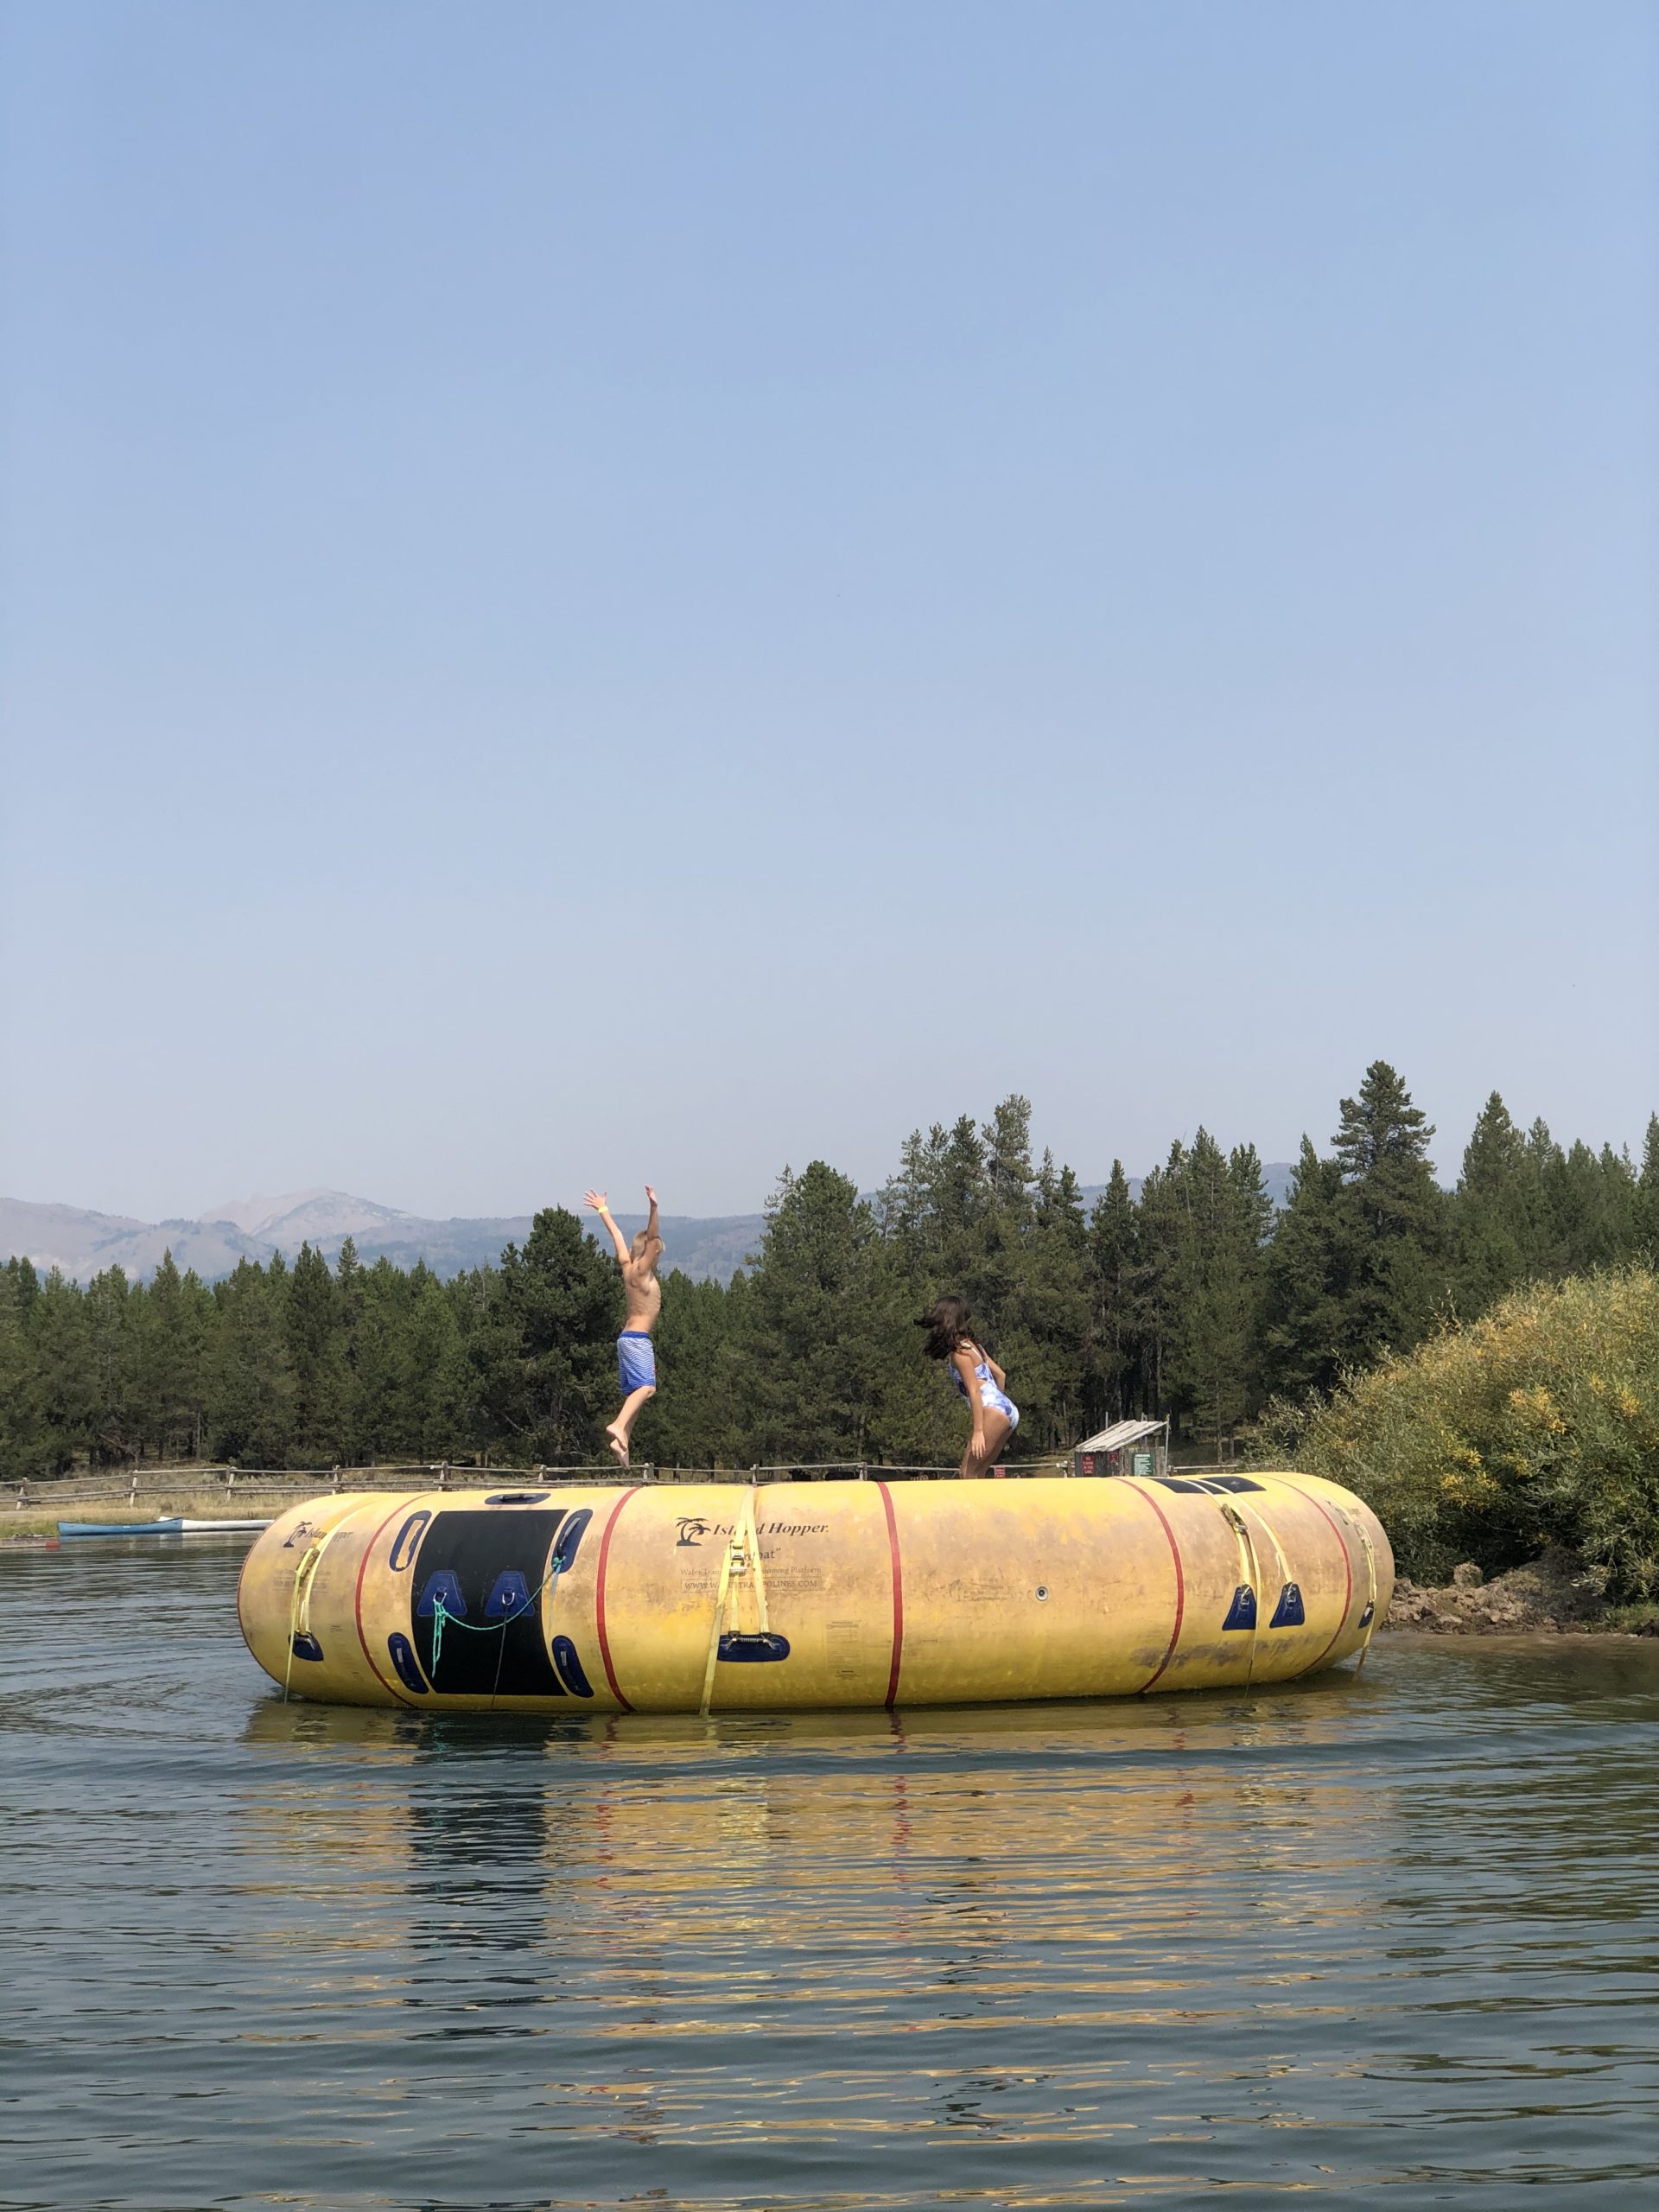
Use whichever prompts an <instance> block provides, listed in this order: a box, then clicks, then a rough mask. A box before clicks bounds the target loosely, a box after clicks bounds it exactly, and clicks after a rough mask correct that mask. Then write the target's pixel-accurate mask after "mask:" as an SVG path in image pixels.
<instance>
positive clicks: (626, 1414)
mask: <svg viewBox="0 0 1659 2212" xmlns="http://www.w3.org/2000/svg"><path fill="white" fill-rule="evenodd" d="M656 1395H657V1391H656V1387H655V1385H654V1384H652V1383H642V1384H641V1385H640V1387H639V1389H637V1390H630V1391H629V1393H628V1395H627V1396H626V1398H624V1399H623V1401H622V1410H621V1412H620V1414H618V1415H617V1417H616V1419H615V1420H614V1421H611V1422H609V1423H608V1424H607V1427H606V1430H605V1436H606V1440H607V1443H608V1444H609V1445H610V1447H611V1451H612V1452H613V1455H614V1457H615V1458H616V1459H618V1460H619V1461H620V1464H621V1465H623V1466H625V1467H626V1465H627V1464H628V1439H629V1437H630V1436H631V1435H632V1433H633V1424H634V1423H635V1421H638V1420H639V1408H641V1406H643V1405H644V1404H645V1400H646V1399H647V1398H654V1397H655V1396H656Z"/></svg>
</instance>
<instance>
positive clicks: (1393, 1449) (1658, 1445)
mask: <svg viewBox="0 0 1659 2212" xmlns="http://www.w3.org/2000/svg"><path fill="white" fill-rule="evenodd" d="M1287 1452H1288V1454H1289V1455H1290V1457H1291V1458H1292V1459H1294V1462H1295V1464H1296V1465H1298V1466H1302V1467H1306V1468H1309V1469H1311V1470H1313V1471H1315V1472H1317V1473H1319V1474H1323V1475H1329V1476H1330V1477H1332V1479H1333V1480H1335V1481H1337V1482H1340V1483H1345V1484H1347V1485H1348V1487H1349V1488H1350V1489H1351V1490H1356V1491H1358V1492H1359V1494H1360V1496H1361V1497H1364V1498H1366V1499H1368V1500H1369V1501H1370V1503H1371V1504H1372V1505H1373V1506H1374V1507H1375V1508H1376V1511H1377V1513H1378V1514H1379V1515H1380V1516H1382V1519H1383V1523H1384V1525H1385V1526H1386V1527H1387V1529H1388V1530H1389V1535H1390V1536H1391V1538H1392V1539H1393V1541H1394V1546H1395V1552H1396V1554H1397V1555H1398V1557H1399V1560H1400V1564H1401V1567H1402V1570H1403V1571H1404V1572H1405V1573H1408V1574H1410V1575H1413V1576H1414V1577H1415V1578H1416V1579H1418V1580H1443V1579H1444V1577H1445V1576H1446V1574H1447V1573H1449V1572H1450V1570H1451V1568H1452V1567H1453V1566H1454V1565H1455V1564H1456V1563H1457V1562H1458V1561H1459V1560H1465V1559H1472V1560H1477V1561H1478V1563H1479V1565H1480V1566H1481V1567H1483V1568H1484V1569H1485V1570H1486V1572H1487V1573H1499V1572H1501V1571H1502V1570H1503V1568H1505V1567H1515V1566H1518V1565H1520V1564H1521V1563H1522V1561H1524V1560H1529V1559H1533V1558H1535V1557H1536V1556H1537V1554H1539V1553H1540V1552H1541V1550H1543V1548H1545V1546H1546V1545H1548V1544H1560V1545H1563V1546H1565V1547H1566V1548H1568V1549H1569V1550H1572V1551H1575V1552H1577V1553H1579V1554H1580V1555H1581V1556H1582V1557H1583V1558H1584V1559H1585V1560H1586V1561H1587V1562H1588V1563H1589V1564H1590V1565H1591V1566H1592V1567H1598V1568H1599V1569H1600V1570H1601V1571H1602V1572H1603V1573H1605V1577H1606V1588H1607V1593H1608V1595H1609V1597H1610V1598H1611V1599H1614V1600H1615V1602H1628V1601H1631V1600H1635V1599H1643V1598H1650V1597H1653V1596H1656V1595H1659V1276H1656V1275H1654V1274H1651V1273H1650V1272H1649V1271H1648V1270H1647V1269H1645V1268H1628V1269H1624V1270H1620V1271H1618V1272H1617V1273H1610V1274H1599V1275H1584V1276H1578V1277H1575V1278H1573V1280H1571V1281H1567V1282H1565V1283H1562V1284H1560V1285H1545V1284H1539V1285H1537V1286H1535V1287H1534V1288H1532V1289H1530V1290H1525V1291H1521V1292H1517V1293H1516V1294H1515V1295H1514V1296H1512V1297H1510V1298H1507V1299H1505V1300H1503V1301H1502V1303H1501V1304H1499V1305H1497V1306H1494V1307H1493V1309H1492V1311H1491V1313H1488V1314H1486V1315H1485V1316H1484V1319H1481V1320H1478V1321H1477V1322H1475V1323H1473V1324H1472V1325H1471V1326H1470V1327H1467V1328H1455V1327H1453V1328H1448V1329H1447V1330H1446V1331H1445V1332H1443V1333H1442V1334H1440V1336H1437V1337H1435V1338H1432V1339H1431V1340H1430V1341H1429V1342H1428V1343H1427V1344H1423V1345H1422V1346H1421V1347H1420V1349H1419V1350H1418V1351H1415V1352H1414V1353H1413V1354H1412V1355H1411V1357H1409V1358H1408V1359H1387V1360H1384V1361H1383V1363H1381V1364H1380V1365H1379V1366H1376V1367H1375V1368H1372V1369H1370V1370H1368V1371H1366V1372H1365V1373H1363V1374H1357V1375H1353V1376H1349V1377H1348V1379H1347V1381H1346V1382H1345V1383H1344V1386H1343V1387H1342V1388H1341V1389H1339V1390H1338V1391H1337V1392H1336V1393H1335V1394H1334V1395H1332V1397H1331V1398H1329V1399H1328V1400H1325V1401H1322V1402H1314V1403H1313V1404H1310V1405H1304V1406H1300V1407H1292V1406H1287V1405H1284V1404H1282V1403H1281V1404H1277V1405H1274V1406H1273V1407H1270V1408H1268V1414H1266V1416H1264V1419H1263V1421H1262V1424H1261V1426H1260V1428H1259V1430H1258V1433H1257V1440H1256V1454H1255V1456H1256V1458H1257V1459H1258V1460H1259V1461H1260V1462H1261V1463H1262V1464H1266V1463H1267V1462H1268V1461H1269V1460H1271V1459H1278V1460H1279V1461H1280V1463H1281V1464H1282V1463H1283V1459H1284V1457H1285V1455H1286V1454H1287Z"/></svg>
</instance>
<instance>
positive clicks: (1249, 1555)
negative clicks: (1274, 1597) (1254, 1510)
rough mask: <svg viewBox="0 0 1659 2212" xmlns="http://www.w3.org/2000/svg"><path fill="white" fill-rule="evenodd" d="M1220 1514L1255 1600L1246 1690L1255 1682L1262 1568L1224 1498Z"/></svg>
mask: <svg viewBox="0 0 1659 2212" xmlns="http://www.w3.org/2000/svg"><path fill="white" fill-rule="evenodd" d="M1221 1513H1222V1518H1223V1519H1224V1521H1225V1522H1228V1523H1229V1525H1230V1527H1231V1529H1232V1531H1233V1534H1234V1535H1235V1536H1236V1538H1237V1539H1238V1556H1239V1560H1240V1563H1241V1564H1242V1565H1243V1567H1244V1569H1245V1574H1244V1580H1246V1581H1247V1582H1248V1583H1249V1586H1250V1594H1251V1596H1252V1597H1253V1598H1254V1599H1255V1604H1254V1605H1252V1606H1251V1608H1250V1659H1249V1666H1248V1667H1246V1669H1245V1670H1244V1684H1245V1688H1247V1689H1248V1688H1249V1685H1250V1684H1251V1683H1252V1682H1253V1681H1255V1646H1256V1641H1257V1639H1258V1637H1260V1636H1261V1633H1262V1568H1261V1564H1260V1562H1259V1561H1258V1560H1257V1559H1256V1556H1255V1537H1254V1536H1252V1535H1251V1534H1250V1531H1249V1524H1248V1522H1246V1521H1245V1518H1244V1516H1243V1514H1242V1513H1241V1512H1240V1511H1239V1510H1238V1508H1237V1507H1236V1505H1234V1504H1233V1503H1231V1502H1230V1500H1228V1499H1223V1500H1222V1501H1221Z"/></svg>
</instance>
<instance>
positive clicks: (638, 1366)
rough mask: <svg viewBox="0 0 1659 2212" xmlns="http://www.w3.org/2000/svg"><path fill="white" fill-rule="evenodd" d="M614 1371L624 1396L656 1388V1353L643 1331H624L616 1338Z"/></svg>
mask: <svg viewBox="0 0 1659 2212" xmlns="http://www.w3.org/2000/svg"><path fill="white" fill-rule="evenodd" d="M616 1371H617V1374H618V1376H619V1377H620V1381H621V1384H622V1389H623V1391H624V1393H625V1394H626V1392H628V1391H630V1390H654V1389H656V1388H657V1353H656V1350H655V1347H654V1346H653V1345H652V1341H651V1338H649V1337H648V1336H647V1335H646V1334H645V1331H644V1330H643V1329H624V1330H623V1332H622V1333H621V1335H620V1337H619V1338H617V1340H616Z"/></svg>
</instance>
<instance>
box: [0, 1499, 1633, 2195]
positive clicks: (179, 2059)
mask: <svg viewBox="0 0 1659 2212" xmlns="http://www.w3.org/2000/svg"><path fill="white" fill-rule="evenodd" d="M240 1556H241V1554H240V1550H239V1548H232V1546H231V1545H230V1544H228V1543H226V1541H223V1540H206V1541H193V1540H183V1541H175V1542H171V1543H162V1542H155V1541H151V1542H149V1544H128V1545H120V1544H113V1543H111V1544H104V1543H99V1544H92V1545H84V1546H81V1547H79V1548H74V1547H67V1548H65V1549H64V1550H63V1551H62V1552H60V1553H47V1552H41V1551H35V1552H22V1551H20V1552H12V1553H10V1554H3V1555H0V1690H3V1695H0V1820H3V1831H0V1835H3V1842H0V1883H3V1891H4V1896H3V1904H0V1914H3V1917H0V1944H3V1954H0V1955H3V1959H4V1962H5V1967H6V1972H5V1974H4V1975H3V1977H0V2005H3V2009H0V2206H3V2207H5V2208H6V2212H17V2208H22V2207H26V2206H27V2207H37V2206H40V2207H45V2206H50V2207H53V2208H54V2212H55V2208H58V2207H69V2206H73V2207H77V2208H79V2207H104V2206H119V2207H124V2208H129V2207H130V2208H137V2207H144V2208H166V2212H189V2208H193V2207H198V2206H214V2207H220V2206H236V2207H255V2206H260V2207H263V2206H280V2207H283V2208H312V2207H315V2208H327V2212H357V2208H365V2212H366V2208H369V2207H383V2206H398V2207H403V2206H408V2207H422V2208H439V2207H444V2208H448V2207H463V2206H464V2207H480V2208H482V2207H486V2206H487V2207H510V2206H511V2207H520V2206H523V2207H529V2206H614V2205H631V2206H634V2205H638V2206H656V2207H661V2206H664V2205H668V2206H680V2205H687V2206H695V2207H698V2208H709V2212H713V2209H714V2208H726V2207H744V2208H768V2212H770V2209H771V2208H777V2212H809V2209H810V2212H817V2209H818V2208H843V2207H847V2208H850V2207H880V2208H889V2207H892V2208H897V2207H910V2206H919V2205H940V2204H944V2205H963V2206H968V2207H995V2206H1002V2205H1007V2206H1017V2207H1026V2206H1033V2207H1035V2206H1050V2205H1058V2206H1071V2205H1116V2204H1151V2205H1161V2204H1167V2205H1171V2206H1175V2205H1181V2204H1185V2203H1188V2202H1192V2201H1194V2200H1196V2199H1200V2198H1205V2197H1207V2196H1209V2195H1211V2193H1214V2194H1216V2195H1217V2196H1220V2195H1224V2196H1225V2197H1226V2199H1227V2202H1228V2203H1229V2204H1230V2205H1232V2206H1254V2205H1258V2204H1263V2205H1264V2204H1269V2203H1271V2204H1274V2205H1277V2204H1278V2203H1279V2202H1280V2201H1281V2199H1282V2198H1285V2197H1288V2196H1291V2195H1292V2194H1293V2193H1294V2194H1298V2195H1300V2196H1304V2197H1306V2196H1314V2197H1318V2196H1328V2197H1330V2198H1332V2200H1333V2201H1334V2200H1335V2199H1336V2198H1337V2197H1338V2196H1339V2195H1341V2194H1344V2193H1346V2194H1347V2195H1348V2196H1349V2197H1350V2201H1351V2202H1353V2201H1357V2202H1362V2203H1367V2202H1386V2203H1387V2204H1388V2205H1389V2207H1391V2208H1392V2207H1402V2208H1403V2207H1407V2206H1414V2205H1439V2204H1446V2203H1460V2202H1465V2201H1466V2200H1467V2201H1478V2202H1481V2203H1484V2204H1490V2205H1492V2206H1493V2207H1494V2208H1497V2207H1498V2206H1508V2205H1510V2204H1512V2203H1514V2202H1516V2200H1517V2196H1518V2195H1519V2193H1520V2191H1521V2190H1522V2189H1525V2190H1527V2195H1526V2197H1525V2201H1526V2202H1529V2203H1531V2204H1536V2205H1539V2206H1541V2207H1542V2206H1545V2205H1548V2204H1551V2203H1554V2202H1557V2201H1566V2200H1567V2199H1568V2198H1569V2197H1570V2201H1571V2202H1572V2203H1573V2205H1575V2206H1578V2205H1582V2206H1586V2207H1589V2206H1593V2205H1602V2204H1605V2205H1609V2206H1613V2205H1618V2206H1620V2207H1627V2206H1629V2205H1630V2204H1632V2203H1634V2202H1638V2201H1647V2202H1652V2201H1654V2183H1655V2182H1656V2179H1659V2006H1656V1999H1659V1819H1656V1810H1659V1804H1656V1801H1659V1780H1656V1777H1659V1644H1651V1643H1627V1642H1600V1643H1594V1642H1588V1641H1578V1640H1550V1641H1544V1640H1540V1641H1535V1642H1530V1643H1510V1644H1504V1645H1497V1644H1491V1643H1463V1642H1455V1643H1434V1642H1432V1641H1417V1640H1409V1641H1408V1640H1405V1639H1402V1638H1400V1637H1383V1638H1381V1639H1379V1641H1378V1642H1377V1643H1376V1645H1375V1646H1374V1648H1373V1650H1372V1654H1371V1657H1370V1660H1369V1662H1367V1665H1366V1669H1365V1671H1364V1673H1363V1675H1361V1676H1359V1677H1358V1678H1357V1679H1356V1677H1355V1676H1354V1675H1353V1674H1352V1673H1351V1671H1349V1672H1344V1673H1339V1674H1336V1675H1326V1676H1325V1677H1323V1678H1322V1679H1319V1680H1318V1681H1313V1682H1311V1683H1307V1684H1304V1685H1299V1686H1293V1687H1292V1688H1289V1689H1283V1688H1281V1689H1275V1690H1272V1691H1270V1692H1268V1693H1265V1694H1251V1695H1248V1696H1241V1695H1237V1694H1217V1695H1205V1696H1202V1697H1189V1698H1177V1697H1168V1698H1160V1699H1157V1700H1153V1701H1149V1702H1147V1703H1145V1704H1123V1705H1109V1706H1105V1705H1103V1706H1094V1707H1083V1706H1045V1707H1018V1708H1012V1709H1010V1708H990V1709H987V1708H976V1709H974V1710H969V1711H962V1712H948V1713H937V1712H934V1713H929V1712H917V1713H903V1714H900V1715H899V1716H897V1717H893V1718H890V1717H888V1716H887V1715H885V1714H850V1715H829V1716H807V1717H803V1718H798V1719H796V1718H787V1719H778V1718H775V1719H741V1720H740V1719H731V1720H721V1719H718V1718H717V1719H715V1720H714V1721H713V1722H712V1723H709V1724H707V1725H705V1724H702V1723H701V1722H699V1721H697V1720H696V1719H668V1720H664V1719H649V1718H646V1717H644V1716H628V1717H626V1718H622V1719H593V1720H590V1721H588V1722H586V1723H582V1722H574V1723H573V1722H567V1721H565V1720H563V1719H560V1720H559V1721H557V1722H555V1723H547V1724H543V1723H526V1722H524V1720H522V1719H520V1720H518V1721H509V1720H495V1719H487V1720H479V1719H442V1718H439V1719H421V1718H418V1717H417V1716H416V1715H414V1714H412V1713H359V1712H353V1711H348V1710H346V1709H344V1708H341V1707H326V1706H306V1705H302V1704H293V1705H289V1706H287V1707H284V1706H283V1704H282V1703H281V1702H280V1694H279V1693H278V1692H277V1691H276V1690H275V1689H273V1688H271V1687H270V1685H269V1684H268V1683H267V1682H266V1681H265V1679H264V1676H263V1675H261V1674H259V1673H258V1671H257V1669H255V1667H254V1665H253V1662H252V1661H251V1660H250V1659H249V1658H248V1657H247V1656H246V1654H245V1651H244V1650H243V1648H242V1644H241V1641H240V1638H239V1637H238V1634H237V1630H236V1623H235V1616H234V1611H233V1607H232V1589H233V1585H234V1580H235V1574H236V1569H237V1567H238V1563H239V1560H240Z"/></svg>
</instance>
